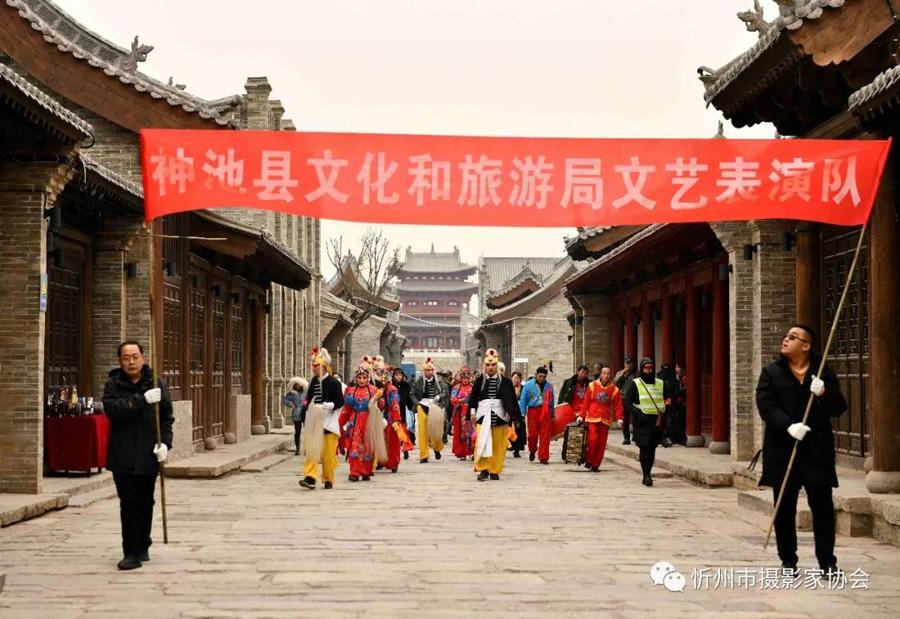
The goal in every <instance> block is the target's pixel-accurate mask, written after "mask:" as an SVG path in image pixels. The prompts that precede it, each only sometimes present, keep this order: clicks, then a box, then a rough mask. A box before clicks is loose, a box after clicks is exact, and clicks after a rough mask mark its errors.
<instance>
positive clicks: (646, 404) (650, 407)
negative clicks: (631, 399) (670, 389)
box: [633, 378, 666, 415]
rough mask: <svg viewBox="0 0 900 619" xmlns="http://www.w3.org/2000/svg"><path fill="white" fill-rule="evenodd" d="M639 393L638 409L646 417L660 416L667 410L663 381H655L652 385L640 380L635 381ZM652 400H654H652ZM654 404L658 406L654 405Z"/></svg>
mask: <svg viewBox="0 0 900 619" xmlns="http://www.w3.org/2000/svg"><path fill="white" fill-rule="evenodd" d="M633 380H634V382H635V387H637V392H638V398H639V401H638V408H639V409H641V412H642V413H644V414H645V415H658V414H660V413H664V412H665V410H666V403H665V401H664V400H663V381H661V380H660V379H658V378H657V379H655V380H654V381H653V383H652V384H650V385H648V384H647V383H645V382H644V381H643V380H641V379H640V378H635V379H633ZM651 398H652V399H651ZM654 402H655V403H656V404H654Z"/></svg>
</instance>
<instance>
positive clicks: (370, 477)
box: [362, 475, 372, 481]
mask: <svg viewBox="0 0 900 619" xmlns="http://www.w3.org/2000/svg"><path fill="white" fill-rule="evenodd" d="M370 479H372V476H371V475H363V476H362V480H363V481H369V480H370Z"/></svg>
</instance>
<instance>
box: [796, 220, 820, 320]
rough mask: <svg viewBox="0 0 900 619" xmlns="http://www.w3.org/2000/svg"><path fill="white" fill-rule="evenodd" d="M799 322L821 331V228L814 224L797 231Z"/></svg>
mask: <svg viewBox="0 0 900 619" xmlns="http://www.w3.org/2000/svg"><path fill="white" fill-rule="evenodd" d="M797 322H799V323H801V324H804V325H809V326H810V327H812V328H813V329H815V331H816V333H822V231H821V227H820V226H819V224H814V223H808V224H806V225H804V226H802V227H801V228H800V229H798V230H797Z"/></svg>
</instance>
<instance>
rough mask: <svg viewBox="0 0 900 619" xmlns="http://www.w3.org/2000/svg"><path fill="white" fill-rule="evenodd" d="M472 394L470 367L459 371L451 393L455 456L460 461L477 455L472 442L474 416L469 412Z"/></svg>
mask: <svg viewBox="0 0 900 619" xmlns="http://www.w3.org/2000/svg"><path fill="white" fill-rule="evenodd" d="M471 393H472V372H471V370H469V368H468V367H463V368H461V369H460V370H459V374H458V376H457V383H456V384H455V385H454V386H453V389H452V390H451V391H450V406H452V407H453V455H454V456H456V457H457V458H459V459H460V460H465V459H466V458H467V457H469V456H471V455H472V454H473V453H475V443H474V441H473V440H472V426H473V425H474V424H473V423H472V415H471V411H470V410H469V395H470V394H471Z"/></svg>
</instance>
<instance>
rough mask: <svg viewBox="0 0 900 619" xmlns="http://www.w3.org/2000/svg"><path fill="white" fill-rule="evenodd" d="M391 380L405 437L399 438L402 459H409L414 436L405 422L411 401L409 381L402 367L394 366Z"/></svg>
mask: <svg viewBox="0 0 900 619" xmlns="http://www.w3.org/2000/svg"><path fill="white" fill-rule="evenodd" d="M392 382H393V384H394V386H395V387H396V388H397V394H398V396H399V398H400V426H401V429H402V430H403V433H404V435H405V437H406V440H403V439H401V441H400V451H402V452H403V459H404V460H409V452H410V451H412V448H413V442H414V437H413V436H412V432H410V431H409V426H408V425H407V424H406V411H407V410H410V411H411V410H412V401H410V399H409V388H410V387H409V382H408V381H407V380H406V374H405V373H404V372H403V368H399V367H398V368H394V379H393V381H392Z"/></svg>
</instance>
